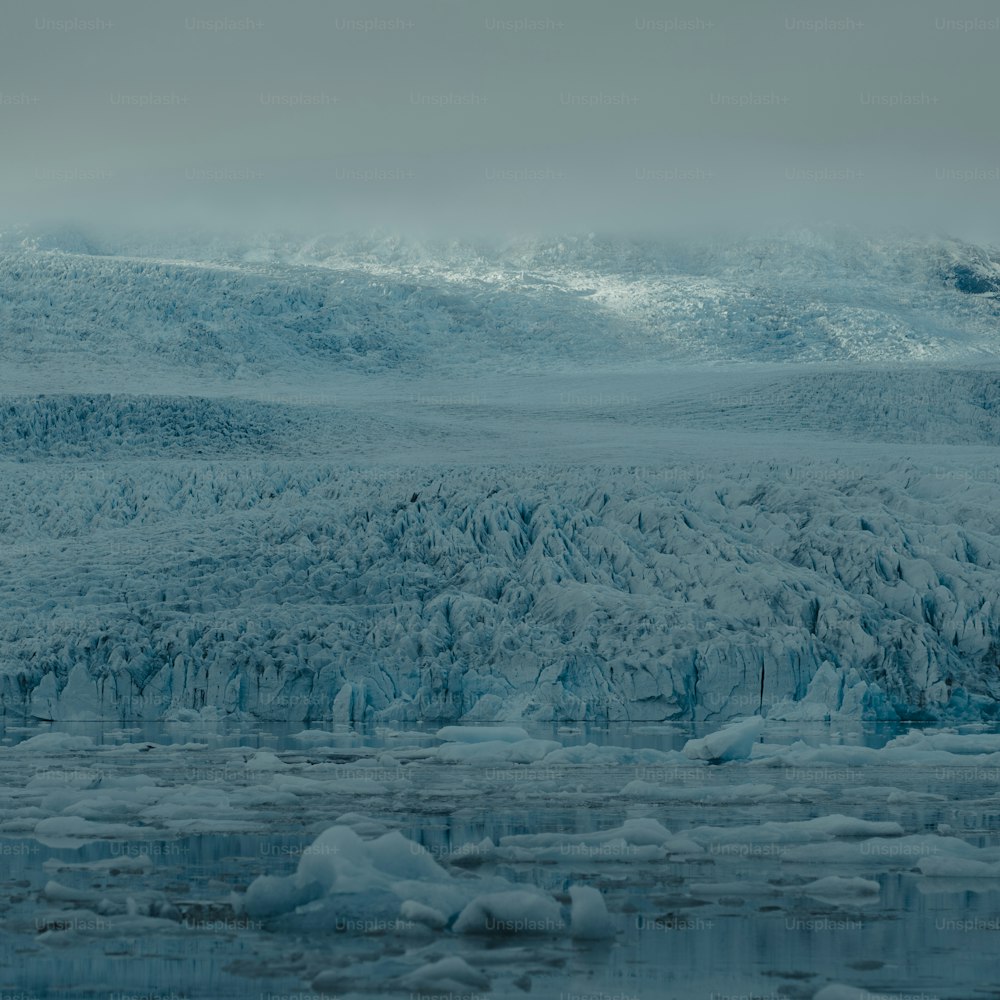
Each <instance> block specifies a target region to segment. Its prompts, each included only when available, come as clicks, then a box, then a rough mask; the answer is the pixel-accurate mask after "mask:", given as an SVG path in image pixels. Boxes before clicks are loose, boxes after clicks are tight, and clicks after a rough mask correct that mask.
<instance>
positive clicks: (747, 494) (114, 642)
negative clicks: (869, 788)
mask: <svg viewBox="0 0 1000 1000" xmlns="http://www.w3.org/2000/svg"><path fill="white" fill-rule="evenodd" d="M0 251H2V252H0V363H2V367H0V394H2V396H0V471H2V473H3V475H2V477H0V539H2V549H0V608H2V609H3V610H2V612H0V695H2V705H3V709H4V711H5V712H7V713H8V714H21V713H24V714H29V715H34V716H37V717H41V718H62V719H70V718H93V717H96V716H110V717H127V716H131V717H134V716H143V717H159V716H163V715H166V714H169V713H170V712H175V711H178V710H181V709H192V708H193V709H199V710H206V711H212V710H214V711H219V712H230V713H246V714H249V715H254V716H261V717H266V718H274V719H280V718H291V719H311V720H316V719H330V718H334V719H337V720H340V721H362V720H366V719H377V718H381V719H396V720H415V719H421V718H422V719H430V718H434V719H448V720H452V719H466V720H495V719H504V720H514V719H518V718H535V719H548V718H587V719H603V718H611V719H633V720H634V719H667V718H687V719H690V718H696V719H706V718H708V719H724V718H730V717H734V716H739V715H743V714H747V713H753V712H756V711H762V712H764V713H765V714H768V715H770V716H771V717H775V718H821V717H825V716H828V715H831V714H837V713H846V714H853V715H864V716H867V717H884V718H897V717H904V718H929V717H939V716H940V717H964V718H968V717H984V716H991V715H993V714H994V713H995V709H996V705H997V702H998V698H1000V601H998V597H997V595H998V594H1000V548H998V542H997V534H998V527H1000V521H998V518H1000V514H998V513H997V512H998V511H1000V503H998V501H1000V464H998V459H997V452H996V444H997V442H998V439H1000V437H998V436H1000V360H998V357H997V355H998V352H1000V265H998V261H1000V255H998V254H997V253H996V252H995V251H993V250H990V249H987V248H978V247H974V246H969V245H967V244H962V243H960V242H957V241H953V240H932V239H917V238H913V237H905V238H904V237H896V238H893V239H884V240H874V239H872V238H868V237H862V236H859V235H857V234H850V233H843V232H837V231H831V232H827V233H794V234H790V235H789V234H786V235H783V236H781V237H773V238H768V239H756V240H742V241H733V242H728V243H727V242H723V241H715V242H708V241H706V242H703V243H701V244H697V245H696V244H692V243H688V244H680V243H676V244H668V243H654V242H649V241H645V242H642V241H626V240H615V239H610V238H603V237H598V236H589V237H578V238H569V237H567V238H565V239H561V240H531V241H528V240H521V241H513V242H508V243H506V244H499V243H492V244H490V243H485V242H484V243H482V244H481V245H472V244H467V243H465V244H460V243H419V242H416V241H412V240H410V241H407V240H402V239H398V238H391V237H385V236H381V237H370V238H359V237H352V238H346V237H345V238H339V239H330V238H323V239H314V240H311V241H303V240H296V239H293V238H291V237H288V236H281V237H277V236H267V237H254V238H243V239H241V240H221V239H219V240H215V241H204V240H200V241H195V240H191V241H190V242H188V241H181V240H166V239H165V238H162V237H161V238H157V239H156V240H153V239H152V238H149V237H128V238H125V237H121V236H118V237H115V238H114V239H111V238H107V237H100V236H98V235H93V234H83V233H79V232H76V231H73V230H65V231H58V232H47V233H41V232H33V231H28V230H24V229H13V230H7V231H6V232H5V233H4V234H2V236H0Z"/></svg>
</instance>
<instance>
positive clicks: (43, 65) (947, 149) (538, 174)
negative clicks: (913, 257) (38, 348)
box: [0, 0, 1000, 242]
mask: <svg viewBox="0 0 1000 1000" xmlns="http://www.w3.org/2000/svg"><path fill="white" fill-rule="evenodd" d="M830 8H833V9H832V10H831V9H830ZM998 84H1000V5H997V4H996V3H989V2H982V3H977V2H964V0H961V2H951V0H939V2H937V3H929V2H926V0H878V2H870V3H851V2H850V0H848V2H847V3H838V4H829V5H825V6H824V5H819V4H811V3H803V2H801V0H796V2H787V3H779V2H772V0H763V2H754V0H726V2H720V0H708V2H705V3H700V2H699V3H695V2H688V3H685V4H664V3H662V2H655V0H648V2H647V0H624V2H610V0H608V2H593V0H566V2H558V3H557V2H551V0H541V2H534V3H496V2H489V3H486V2H478V0H462V2H459V0H430V2H426V0H411V2H398V0H364V2H354V0H281V2H280V3H279V2H260V0H256V2H255V0H250V2H227V0H213V2H210V3H208V4H205V5H200V4H199V5H194V4H186V3H184V2H167V3H155V2H137V0H121V2H118V0H94V2H89V0H77V2H73V3H63V4H58V3H52V2H49V0H7V2H6V3H4V4H3V7H2V10H0V148H2V157H0V185H2V193H0V215H2V219H3V221H7V222H10V221H32V220H33V219H34V218H36V217H38V216H39V215H40V214H42V213H47V214H48V215H50V216H53V217H56V218H67V219H75V220H82V221H86V220H88V219H91V218H111V219H125V220H132V221H135V222H138V223H141V224H150V223H156V222H165V223H171V224H175V223H181V224H184V223H186V222H188V221H190V220H200V221H203V222H209V223H210V224H215V223H225V224H233V223H237V222H239V223H244V224H247V225H250V226H254V227H258V226H266V227H270V226H278V225H287V226H293V227H299V226H303V227H305V228H311V229H330V228H334V229H336V228H351V227H358V226H361V227H367V226H370V225H384V226H391V227H398V228H400V229H406V228H409V227H421V228H424V229H426V228H438V229H440V230H442V231H447V232H457V231H476V230H490V231H504V232H509V231H515V230H526V229H527V230H535V231H537V230H541V229H558V230H566V229H570V230H589V229H604V230H608V229H614V230H629V229H665V230H669V229H674V228H677V227H682V226H694V227H698V226H713V227H714V226H718V225H720V224H728V223H732V224H735V225H739V226H751V227H753V226H761V225H765V224H771V223H778V224H783V225H786V224H789V223H791V224H795V223H800V222H801V223H810V222H816V221H827V220H834V221H845V222H852V223H857V224H863V223H868V222H871V223H874V224H877V225H888V226H897V225H902V226H907V227H911V228H919V229H944V230H949V231H951V232H954V233H957V234H960V235H967V236H972V237H974V238H978V239H984V240H989V241H992V242H1000V232H998V227H1000V218H998V216H1000V213H998V212H997V206H998V204H1000V198H998V194H1000V173H998V172H1000V127H998V115H997V111H996V107H997V92H998Z"/></svg>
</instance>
